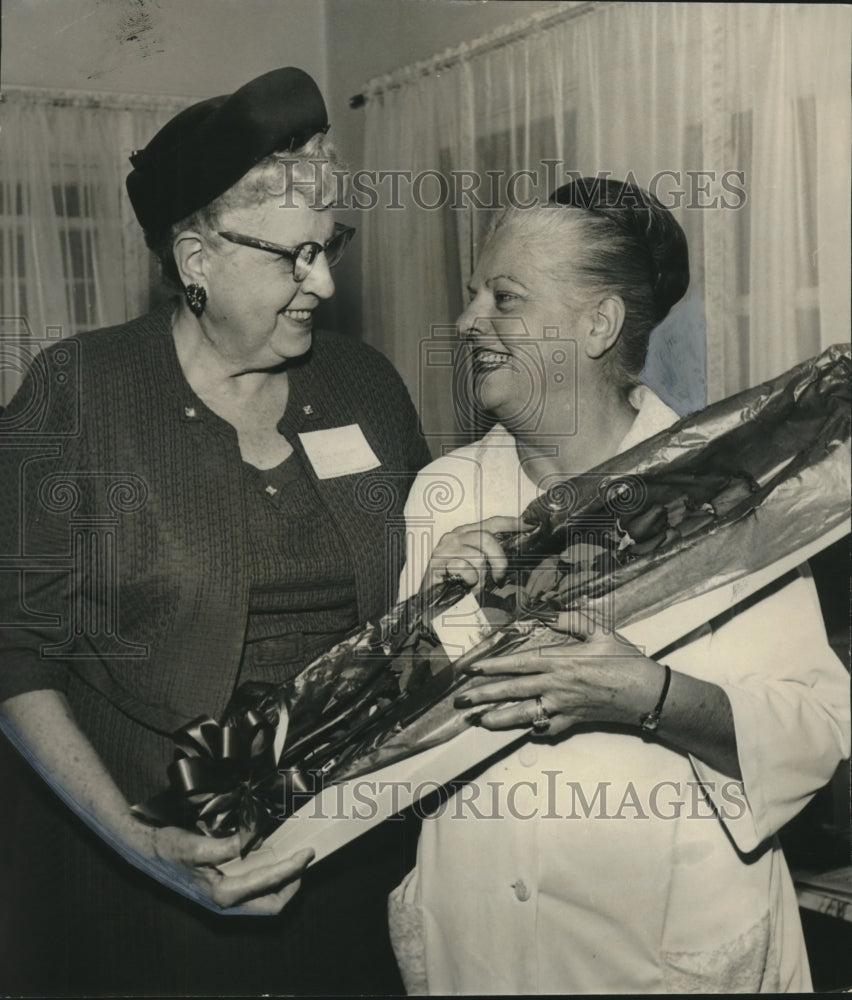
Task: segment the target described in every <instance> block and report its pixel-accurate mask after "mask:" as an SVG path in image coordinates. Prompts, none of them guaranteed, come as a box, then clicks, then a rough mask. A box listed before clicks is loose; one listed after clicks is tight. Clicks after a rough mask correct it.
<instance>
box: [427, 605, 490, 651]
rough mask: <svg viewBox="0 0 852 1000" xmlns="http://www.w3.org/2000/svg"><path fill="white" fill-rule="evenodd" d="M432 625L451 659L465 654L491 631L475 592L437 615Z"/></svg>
mask: <svg viewBox="0 0 852 1000" xmlns="http://www.w3.org/2000/svg"><path fill="white" fill-rule="evenodd" d="M431 625H432V628H433V629H434V631H435V635H437V636H438V638H439V639H440V641H441V645H442V646H443V647H444V652H445V653H446V654H447V656H448V657H449V658H450V661H453V660H457V659H458V658H459V657H460V656H464V654H465V653H466V652H467V651H468V650H469V649H473V647H474V646H478V645H479V643H480V642H482V640H483V639H484V638H485V637H486V636H487V635H489V634H490V633H491V627H490V626H489V624H488V619H487V618H486V617H485V615H484V614H483V612H482V608H480V606H479V602H478V601H477V599H476V598H475V597H474V596H473V594H465V596H464V597H463V598H462V599H461V600H460V601H456V603H455V604H454V605H453V606H452V607H451V608H447V610H446V611H445V612H443V614H440V615H438V616H437V617H435V618H434V619H433V620H432V622H431Z"/></svg>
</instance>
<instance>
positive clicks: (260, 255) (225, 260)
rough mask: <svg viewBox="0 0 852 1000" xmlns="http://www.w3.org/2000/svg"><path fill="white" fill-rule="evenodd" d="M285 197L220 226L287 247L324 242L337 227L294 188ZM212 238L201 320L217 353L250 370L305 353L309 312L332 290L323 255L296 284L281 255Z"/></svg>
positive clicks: (226, 217) (236, 213)
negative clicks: (205, 301)
mask: <svg viewBox="0 0 852 1000" xmlns="http://www.w3.org/2000/svg"><path fill="white" fill-rule="evenodd" d="M288 201H289V202H290V203H289V204H286V205H284V206H282V205H281V198H271V199H269V200H268V201H266V202H265V203H264V204H262V205H259V206H256V207H251V208H243V209H239V210H236V209H235V210H231V211H228V212H226V213H224V214H223V216H222V218H221V219H220V220H219V222H220V225H219V229H221V230H228V231H232V232H237V233H240V234H243V235H245V236H252V237H256V238H258V239H261V240H266V241H268V242H271V243H277V244H279V245H281V246H285V247H296V246H298V244H300V243H307V242H313V243H319V244H320V245H324V244H325V243H327V242H328V240H329V238H330V237H331V235H332V232H333V227H334V219H333V217H332V212H331V211H330V210H328V209H323V210H317V209H315V208H312V207H311V202H310V201H309V200H307V199H306V198H304V197H302V196H301V195H300V194H298V193H294V195H293V197H292V199H288ZM210 243H211V247H210V249H209V252H208V258H207V287H208V300H207V305H206V308H205V310H204V325H205V330H206V332H207V335H208V337H209V338H210V339H211V341H213V342H214V346H215V347H216V350H217V351H218V353H219V354H220V355H221V356H222V357H224V358H227V359H228V360H229V361H233V362H234V363H235V364H237V365H245V367H246V368H247V369H263V368H271V367H275V366H277V365H280V364H281V363H282V362H283V361H286V360H287V359H288V358H295V357H299V356H300V355H302V354H304V353H305V352H306V351H307V350H308V349H309V348H310V346H311V330H312V325H313V312H314V310H315V309H316V307H317V306H318V305H319V303H320V301H321V300H322V299H327V298H329V297H330V296H331V294H332V293H333V292H334V282H333V280H332V277H331V272H330V270H329V267H328V261H327V259H326V256H325V254H323V253H321V254H319V255H318V257H317V259H316V260H315V261H314V265H313V267H312V268H311V271H310V272H309V274H308V275H307V277H306V278H305V279H304V281H302V282H297V281H296V280H295V279H294V277H293V268H292V262H291V261H290V260H289V259H287V258H286V257H281V256H278V255H276V254H274V253H270V252H268V251H266V250H258V249H255V248H253V247H247V246H238V245H235V244H233V243H226V242H225V241H224V240H222V239H221V238H219V237H212V238H211V241H210Z"/></svg>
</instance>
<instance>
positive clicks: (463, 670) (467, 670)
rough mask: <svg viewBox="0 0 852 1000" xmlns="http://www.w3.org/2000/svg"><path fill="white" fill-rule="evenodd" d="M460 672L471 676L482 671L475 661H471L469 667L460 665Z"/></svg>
mask: <svg viewBox="0 0 852 1000" xmlns="http://www.w3.org/2000/svg"><path fill="white" fill-rule="evenodd" d="M459 673H460V674H470V676H471V677H478V676H479V675H480V674H482V673H484V671H483V669H482V667H480V666H479V665H478V664H476V663H472V664H471V665H470V666H469V667H462V668H461V670H459Z"/></svg>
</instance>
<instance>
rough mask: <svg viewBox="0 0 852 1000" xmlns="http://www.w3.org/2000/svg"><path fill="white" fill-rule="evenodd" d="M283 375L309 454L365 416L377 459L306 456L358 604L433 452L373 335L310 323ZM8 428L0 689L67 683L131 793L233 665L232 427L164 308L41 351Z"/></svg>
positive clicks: (391, 547) (394, 563)
mask: <svg viewBox="0 0 852 1000" xmlns="http://www.w3.org/2000/svg"><path fill="white" fill-rule="evenodd" d="M289 373H290V376H289V377H290V395H289V400H288V404H287V409H286V413H285V414H284V416H283V417H282V420H281V422H280V423H279V430H280V431H281V433H282V434H283V435H284V436H285V437H286V438H287V439H288V441H290V443H291V444H292V445H293V447H294V448H295V449H296V451H297V452H299V453H300V455H304V451H303V448H302V444H301V441H300V438H299V433H300V432H304V431H309V430H310V431H313V430H322V429H327V428H333V427H339V426H344V425H347V424H356V423H357V424H358V425H359V426H360V427H361V429H362V431H363V432H364V435H365V437H366V439H367V441H368V442H369V444H370V446H371V448H372V450H373V451H374V452H375V454H376V456H377V457H378V458H379V459H380V460H381V467H380V468H378V469H376V470H374V471H372V472H366V473H362V474H355V475H343V476H339V477H336V478H330V479H323V480H318V479H316V476H315V475H314V473H313V471H311V472H310V475H311V476H312V478H313V480H314V483H315V488H316V490H317V492H318V495H319V497H320V502H322V503H324V504H325V506H326V508H327V509H328V511H329V512H330V514H331V516H332V518H333V519H334V521H335V523H336V525H337V526H338V528H339V530H340V532H341V533H342V535H343V537H344V538H345V539H346V542H347V544H348V547H349V550H350V554H351V563H352V566H353V568H354V572H355V579H356V591H357V600H358V612H359V619H360V620H361V621H364V620H367V619H370V618H371V617H372V616H375V615H377V614H379V613H381V611H382V610H383V609H384V608H386V607H387V605H388V604H389V603H390V600H391V599H392V596H393V594H394V591H395V588H396V583H397V578H398V574H399V569H400V558H401V555H402V549H401V547H400V545H399V544H398V542H394V540H393V535H394V532H395V531H397V530H398V529H400V527H401V525H402V520H403V519H402V510H403V504H404V501H405V497H406V494H407V492H408V487H409V485H410V482H411V478H412V475H413V473H416V471H417V470H418V469H419V468H420V467H422V466H423V465H424V464H425V463H426V462H427V461H428V460H429V454H428V450H427V448H426V445H425V442H424V440H423V438H422V436H421V434H420V432H419V427H418V421H417V416H416V413H415V410H414V407H413V406H412V404H411V400H410V398H409V396H408V393H407V391H406V389H405V387H404V385H403V384H402V381H401V379H400V378H399V376H398V375H397V373H396V372H395V370H394V369H393V367H392V366H391V365H390V363H389V362H388V361H387V360H386V359H385V358H384V357H383V356H382V355H380V354H379V353H378V352H376V351H374V350H372V349H371V348H369V347H367V346H365V345H364V344H361V343H360V342H358V341H355V340H351V339H347V338H344V337H341V336H336V335H330V334H317V335H316V336H315V338H314V344H313V347H312V349H311V352H310V353H309V355H307V356H306V357H305V358H303V359H299V360H298V361H296V362H293V363H291V365H290V368H289ZM0 429H2V439H3V440H2V445H3V447H2V458H0V462H2V471H0V522H1V523H0V539H2V546H0V623H2V625H0V699H5V698H8V697H10V696H12V695H15V694H18V693H20V692H24V691H29V690H34V689H44V688H50V689H57V690H61V691H64V692H66V694H67V696H68V698H69V700H70V701H71V704H72V707H73V708H74V710H75V713H76V715H77V717H78V720H79V721H80V723H81V725H82V727H83V729H84V731H86V733H87V734H88V735H89V737H90V739H91V740H92V742H93V744H94V745H95V747H96V749H97V750H98V751H99V752H100V753H101V755H102V756H103V757H104V759H105V761H106V763H107V766H108V767H109V768H110V770H111V771H112V773H113V775H114V776H115V778H116V780H117V781H118V783H119V785H120V786H121V787H122V789H123V790H124V791H125V794H127V795H128V796H129V797H130V798H131V799H133V800H135V799H137V798H139V797H141V796H144V795H148V794H150V793H151V792H152V791H154V790H156V788H157V787H159V786H160V784H161V783H162V780H163V776H164V768H165V765H166V763H167V762H168V759H169V757H170V754H171V751H172V745H171V742H170V740H169V739H168V738H167V734H169V733H170V732H172V731H173V730H174V729H175V728H177V726H179V725H181V724H182V723H184V722H187V721H189V720H191V719H192V718H194V717H195V716H197V715H199V714H210V715H213V716H214V717H215V716H218V715H219V714H220V713H221V711H222V709H223V708H224V706H225V704H226V702H227V700H228V698H229V697H230V696H231V694H232V693H233V690H234V687H235V685H236V683H238V680H239V678H238V667H239V663H240V656H241V651H242V645H243V638H244V633H245V626H246V614H247V602H248V595H249V588H250V585H251V583H252V581H251V580H250V579H248V578H247V573H246V566H247V563H248V559H247V545H248V531H247V530H246V523H245V512H244V503H245V489H246V486H245V479H244V476H243V474H242V468H241V456H240V452H239V447H238V442H237V436H236V432H235V431H234V429H233V428H232V427H231V426H230V425H228V424H227V423H225V422H224V421H223V420H221V419H220V418H218V417H217V416H216V415H215V414H213V413H212V412H211V411H210V410H209V409H207V407H206V406H205V405H204V404H203V403H202V402H201V400H200V399H198V398H197V397H196V396H195V394H194V393H193V392H192V389H191V388H190V387H189V385H188V383H187V382H186V380H185V378H184V376H183V373H182V370H181V368H180V364H179V362H178V359H177V354H176V351H175V347H174V343H173V340H172V337H171V334H170V314H169V311H168V310H167V309H163V310H160V311H158V312H155V313H152V314H150V315H147V316H143V317H141V318H139V319H137V320H134V321H132V322H130V323H127V324H124V325H122V326H117V327H113V328H110V329H105V330H99V331H93V332H90V333H86V334H82V335H80V336H79V337H77V338H75V339H74V340H66V341H62V342H60V343H58V344H56V345H54V346H52V347H51V348H50V349H48V350H47V351H45V352H44V353H43V355H41V356H40V357H39V359H37V361H36V363H35V364H34V365H33V368H32V370H31V372H30V374H29V376H28V378H27V380H26V382H25V384H24V386H23V387H22V389H21V390H20V391H19V393H18V394H17V395H16V397H15V399H14V400H13V401H12V403H11V404H10V405H9V407H8V409H7V411H6V413H5V414H4V416H3V419H2V421H0ZM305 464H306V466H307V467H308V468H309V469H310V468H311V467H310V462H308V461H307V459H305ZM93 566H98V567H99V568H97V569H92V567H93Z"/></svg>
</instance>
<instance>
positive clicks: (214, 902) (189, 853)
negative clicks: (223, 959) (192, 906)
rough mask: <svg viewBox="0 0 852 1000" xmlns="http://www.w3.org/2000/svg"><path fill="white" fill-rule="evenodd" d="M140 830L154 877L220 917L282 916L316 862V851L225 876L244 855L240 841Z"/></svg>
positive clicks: (171, 828) (186, 832)
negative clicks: (228, 866) (230, 865)
mask: <svg viewBox="0 0 852 1000" xmlns="http://www.w3.org/2000/svg"><path fill="white" fill-rule="evenodd" d="M138 826H139V827H141V828H142V830H140V833H142V839H143V842H144V841H145V840H147V841H148V847H147V850H146V851H145V853H147V854H149V856H150V859H151V862H152V863H153V865H154V869H153V870H152V871H151V874H153V875H154V877H155V878H157V879H158V881H162V882H164V883H165V884H166V885H167V886H169V887H170V888H172V889H175V890H177V891H178V892H180V893H181V894H182V895H185V896H188V897H189V898H190V899H193V900H195V901H196V902H197V903H200V904H201V905H202V906H204V907H206V908H207V909H209V910H213V911H215V912H222V913H229V914H247V915H256V916H264V915H270V916H271V915H274V914H276V913H279V912H280V911H281V910H282V909H283V908H284V906H286V905H287V903H288V902H289V901H290V900H291V899H292V898H293V896H295V894H296V893H297V892H298V889H299V885H300V884H301V883H300V877H301V875H302V873H303V872H304V870H305V868H306V867H307V866H308V865H309V864H310V862H311V860H312V859H313V857H314V852H313V851H312V850H302V851H298V852H296V854H293V855H292V856H291V857H289V858H285V859H284V860H282V861H277V862H275V863H273V864H269V865H264V866H263V867H261V868H255V869H254V870H253V871H251V872H249V873H248V874H246V875H226V874H224V873H223V872H221V871H219V869H218V865H222V864H224V863H225V862H226V861H231V860H232V859H234V858H236V857H238V856H239V853H240V839H239V837H238V836H233V837H226V838H221V839H218V838H215V837H205V836H203V835H202V834H197V833H192V832H191V831H189V830H182V829H180V828H179V827H174V826H168V827H162V828H158V829H153V828H150V827H146V826H144V824H141V823H140V824H138ZM143 831H144V832H143ZM146 834H147V836H145V835H146ZM158 872H159V874H158Z"/></svg>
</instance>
